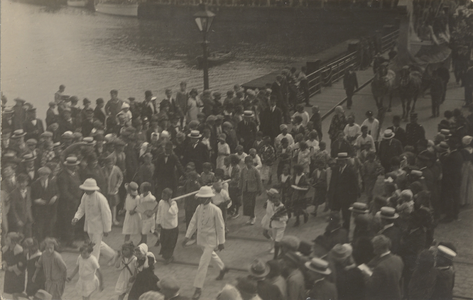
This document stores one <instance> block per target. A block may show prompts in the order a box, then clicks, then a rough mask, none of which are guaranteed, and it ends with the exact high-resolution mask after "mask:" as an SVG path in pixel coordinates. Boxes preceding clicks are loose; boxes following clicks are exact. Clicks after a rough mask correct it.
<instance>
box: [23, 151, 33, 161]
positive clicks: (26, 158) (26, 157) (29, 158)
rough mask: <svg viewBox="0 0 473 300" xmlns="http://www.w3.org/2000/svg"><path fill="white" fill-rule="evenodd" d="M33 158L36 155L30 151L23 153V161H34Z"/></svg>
mask: <svg viewBox="0 0 473 300" xmlns="http://www.w3.org/2000/svg"><path fill="white" fill-rule="evenodd" d="M35 159H36V157H35V156H34V155H33V154H31V153H27V154H25V155H23V161H24V162H28V161H34V160H35Z"/></svg>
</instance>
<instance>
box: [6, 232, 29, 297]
mask: <svg viewBox="0 0 473 300" xmlns="http://www.w3.org/2000/svg"><path fill="white" fill-rule="evenodd" d="M22 239H23V235H22V234H21V233H17V232H9V233H8V234H7V238H6V240H5V246H3V248H2V252H3V257H2V259H3V261H2V269H3V270H5V277H4V281H3V282H4V283H3V292H4V293H5V294H11V295H12V297H13V299H14V300H16V299H19V298H20V297H25V295H24V293H23V291H24V290H25V269H26V258H25V255H24V253H23V247H21V245H20V241H21V240H22Z"/></svg>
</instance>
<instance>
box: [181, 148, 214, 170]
mask: <svg viewBox="0 0 473 300" xmlns="http://www.w3.org/2000/svg"><path fill="white" fill-rule="evenodd" d="M185 149H186V150H185V151H184V153H183V154H184V159H183V163H184V165H187V164H188V163H189V162H193V163H194V164H195V171H196V172H197V174H200V173H202V164H203V163H204V162H208V161H210V157H209V150H208V149H207V146H206V145H204V144H202V143H201V142H198V143H197V145H195V146H194V145H192V143H189V144H188V145H187V147H186V148H185Z"/></svg>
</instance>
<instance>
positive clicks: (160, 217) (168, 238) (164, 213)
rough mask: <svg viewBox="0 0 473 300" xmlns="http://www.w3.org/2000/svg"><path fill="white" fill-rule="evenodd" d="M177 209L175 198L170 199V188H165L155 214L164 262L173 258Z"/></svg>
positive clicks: (177, 230) (177, 231)
mask: <svg viewBox="0 0 473 300" xmlns="http://www.w3.org/2000/svg"><path fill="white" fill-rule="evenodd" d="M178 213H179V209H178V207H177V203H176V201H175V200H172V190H171V189H169V188H166V189H164V190H163V193H162V195H161V201H159V204H158V213H157V216H156V225H157V227H158V229H160V230H161V251H159V254H160V255H162V257H163V259H164V261H165V263H166V264H169V263H171V262H172V261H173V260H174V256H173V254H174V248H175V247H176V243H177V237H178V234H179V229H178V227H177V225H178V218H177V215H178Z"/></svg>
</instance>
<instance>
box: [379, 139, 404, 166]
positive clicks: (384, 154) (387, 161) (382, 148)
mask: <svg viewBox="0 0 473 300" xmlns="http://www.w3.org/2000/svg"><path fill="white" fill-rule="evenodd" d="M378 148H379V149H378V157H379V160H380V162H381V165H382V166H383V168H384V170H385V171H386V172H390V171H391V159H392V158H393V157H399V156H400V155H401V154H402V153H403V150H402V144H401V142H400V141H398V140H396V139H395V138H392V139H389V140H382V141H381V142H380V143H379V147H378Z"/></svg>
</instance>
